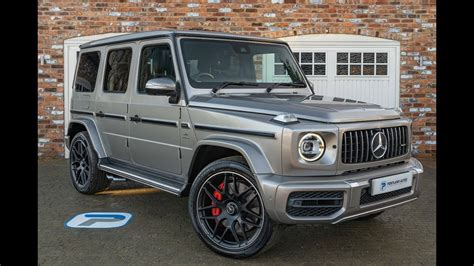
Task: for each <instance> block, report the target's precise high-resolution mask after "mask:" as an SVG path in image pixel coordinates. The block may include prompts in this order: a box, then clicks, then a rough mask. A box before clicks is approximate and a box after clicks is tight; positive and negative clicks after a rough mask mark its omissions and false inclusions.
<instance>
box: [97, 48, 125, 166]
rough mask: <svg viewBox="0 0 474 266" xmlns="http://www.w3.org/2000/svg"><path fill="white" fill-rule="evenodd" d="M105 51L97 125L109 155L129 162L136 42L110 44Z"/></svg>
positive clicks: (98, 99) (98, 97) (98, 98)
mask: <svg viewBox="0 0 474 266" xmlns="http://www.w3.org/2000/svg"><path fill="white" fill-rule="evenodd" d="M105 54H106V59H105V64H104V65H105V66H104V72H103V73H104V75H103V78H102V80H101V82H102V86H101V89H100V91H99V92H98V94H97V103H96V108H95V112H96V116H97V118H96V121H97V126H98V128H99V130H100V133H101V137H102V140H103V142H104V146H105V149H106V152H107V155H108V157H110V158H112V159H116V160H121V161H124V162H129V161H130V153H129V150H128V137H129V123H128V121H127V111H128V102H129V98H130V91H131V89H130V87H131V86H130V83H131V79H130V78H129V77H130V69H131V64H132V54H133V46H131V45H117V46H112V47H108V48H106V49H105Z"/></svg>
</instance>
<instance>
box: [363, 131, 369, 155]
mask: <svg viewBox="0 0 474 266" xmlns="http://www.w3.org/2000/svg"><path fill="white" fill-rule="evenodd" d="M364 131H365V137H366V140H367V149H366V155H365V161H366V162H368V161H369V153H370V141H369V131H368V130H364Z"/></svg>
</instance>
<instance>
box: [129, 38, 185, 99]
mask: <svg viewBox="0 0 474 266" xmlns="http://www.w3.org/2000/svg"><path fill="white" fill-rule="evenodd" d="M155 78H169V79H171V80H173V81H175V80H176V75H175V72H174V66H173V57H172V55H171V48H170V46H169V45H168V44H160V45H155V46H148V47H144V48H143V49H142V54H141V57H140V75H139V80H138V92H141V93H144V92H145V85H146V82H147V81H149V80H150V79H155Z"/></svg>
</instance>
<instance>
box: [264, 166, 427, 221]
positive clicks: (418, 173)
mask: <svg viewBox="0 0 474 266" xmlns="http://www.w3.org/2000/svg"><path fill="white" fill-rule="evenodd" d="M405 172H409V173H412V174H413V183H412V187H411V190H410V191H409V192H407V193H404V194H402V195H397V196H393V197H390V198H386V199H381V200H377V201H374V202H372V203H368V204H362V205H361V204H360V200H361V193H362V190H363V189H365V188H369V187H370V180H372V179H374V178H379V177H384V176H389V175H395V174H399V173H405ZM422 173H423V166H422V165H421V163H420V162H419V161H418V160H416V159H415V158H411V159H410V160H408V161H407V162H406V163H403V164H399V165H394V166H388V167H383V168H379V169H375V170H369V171H364V172H359V173H352V174H344V175H339V176H326V177H287V176H276V175H257V178H258V180H259V185H260V189H261V191H262V195H263V201H264V204H265V209H266V211H267V213H268V214H269V216H270V218H271V219H272V220H274V221H276V222H279V223H284V224H296V223H333V224H336V223H339V222H342V221H345V220H351V219H355V218H358V217H361V216H365V215H368V214H371V213H376V212H379V211H382V210H385V209H388V208H391V207H395V206H399V205H401V204H405V203H408V202H411V201H414V200H416V199H417V198H418V197H419V195H420V184H421V178H422ZM295 191H342V192H343V202H342V207H341V208H340V209H339V210H338V211H337V212H335V213H333V214H331V215H328V216H313V217H306V216H305V217H300V216H298V217H295V216H291V215H289V214H288V213H287V211H286V210H287V204H288V197H289V195H290V193H291V192H295Z"/></svg>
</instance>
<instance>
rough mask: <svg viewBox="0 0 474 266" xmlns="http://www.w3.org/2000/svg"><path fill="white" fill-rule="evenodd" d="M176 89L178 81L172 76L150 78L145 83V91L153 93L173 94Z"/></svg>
mask: <svg viewBox="0 0 474 266" xmlns="http://www.w3.org/2000/svg"><path fill="white" fill-rule="evenodd" d="M175 90H176V83H175V82H174V81H173V80H171V79H170V78H155V79H150V80H148V81H147V82H146V84H145V91H146V93H147V94H151V95H171V94H172V93H174V92H175Z"/></svg>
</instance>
